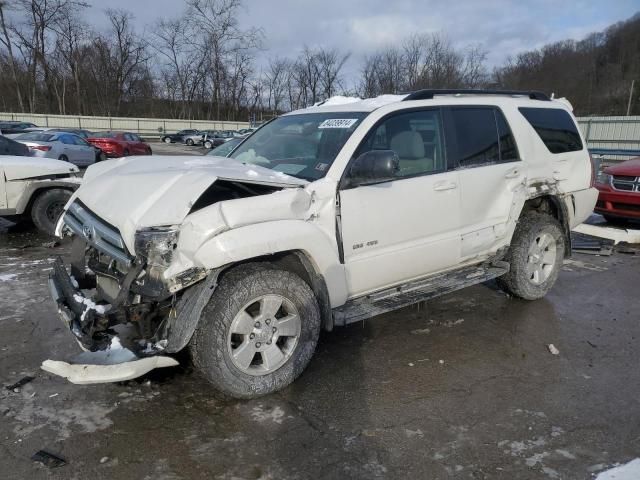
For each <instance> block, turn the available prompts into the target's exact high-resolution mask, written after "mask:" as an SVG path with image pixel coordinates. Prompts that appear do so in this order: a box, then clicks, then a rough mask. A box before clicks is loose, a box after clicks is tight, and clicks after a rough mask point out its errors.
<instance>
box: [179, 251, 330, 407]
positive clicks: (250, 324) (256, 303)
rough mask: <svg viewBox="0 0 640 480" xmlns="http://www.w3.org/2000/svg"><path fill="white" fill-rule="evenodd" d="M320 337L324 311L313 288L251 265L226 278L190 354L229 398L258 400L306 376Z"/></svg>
mask: <svg viewBox="0 0 640 480" xmlns="http://www.w3.org/2000/svg"><path fill="white" fill-rule="evenodd" d="M319 333H320V309H319V307H318V302H317V300H316V298H315V295H314V294H313V291H312V290H311V288H310V287H309V285H307V284H306V283H305V282H304V281H303V280H302V279H301V278H300V277H299V276H297V275H296V274H294V273H291V272H288V271H285V270H277V269H275V268H274V267H273V266H271V265H270V264H263V263H260V264H257V263H256V264H246V265H240V266H238V267H236V268H234V269H232V270H230V271H228V272H227V273H226V274H224V276H223V277H222V278H221V280H220V284H219V285H218V287H217V288H216V291H215V293H214V294H213V296H212V297H211V300H210V301H209V303H208V304H207V306H206V307H205V309H204V310H203V312H202V315H201V317H200V321H199V323H198V328H197V329H196V331H195V333H194V335H193V337H192V339H191V342H190V344H189V349H190V351H191V355H192V358H193V362H194V365H195V366H196V368H197V369H198V370H199V371H200V372H201V373H202V374H203V375H204V376H205V377H206V378H207V380H209V381H210V382H211V383H212V384H213V385H214V386H215V387H216V389H217V390H218V391H219V392H221V393H222V394H224V396H230V397H234V398H255V397H259V396H262V395H266V394H269V393H272V392H275V391H277V390H280V389H282V388H284V387H286V386H287V385H289V384H290V383H291V382H293V381H294V380H295V379H296V378H297V377H298V376H299V375H300V374H301V373H302V371H303V370H304V369H305V368H306V366H307V364H308V363H309V361H310V360H311V357H312V356H313V352H314V350H315V348H316V343H317V342H318V336H319Z"/></svg>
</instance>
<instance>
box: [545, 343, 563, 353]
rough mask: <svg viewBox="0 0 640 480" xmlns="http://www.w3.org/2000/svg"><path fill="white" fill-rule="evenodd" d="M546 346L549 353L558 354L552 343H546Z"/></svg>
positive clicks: (558, 351)
mask: <svg viewBox="0 0 640 480" xmlns="http://www.w3.org/2000/svg"><path fill="white" fill-rule="evenodd" d="M547 348H548V349H549V352H550V353H551V355H559V354H560V350H558V349H557V348H556V346H555V345H554V344H553V343H550V344H549V345H547Z"/></svg>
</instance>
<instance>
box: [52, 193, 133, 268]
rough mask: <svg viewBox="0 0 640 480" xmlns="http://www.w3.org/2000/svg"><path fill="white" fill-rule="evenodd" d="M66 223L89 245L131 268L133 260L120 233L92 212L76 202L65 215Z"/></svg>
mask: <svg viewBox="0 0 640 480" xmlns="http://www.w3.org/2000/svg"><path fill="white" fill-rule="evenodd" d="M64 223H65V224H66V225H67V226H68V227H69V228H70V229H71V230H72V231H73V233H75V234H76V235H78V236H80V237H82V238H84V239H85V240H86V241H87V243H89V244H90V245H92V246H93V247H95V248H96V249H97V250H98V251H99V252H101V253H104V254H106V255H108V256H110V257H111V258H114V259H115V260H117V261H119V262H122V263H123V264H125V265H126V266H131V264H132V262H133V258H132V257H131V255H129V253H128V252H127V247H126V246H125V244H124V240H123V239H122V236H121V235H120V232H119V231H118V230H117V229H116V228H114V227H112V226H111V225H108V224H107V223H106V222H104V221H102V220H101V219H100V218H99V217H98V216H97V215H95V214H94V213H93V212H92V211H91V210H89V209H88V208H87V207H85V206H84V205H83V204H82V203H81V202H80V201H78V200H76V201H75V202H73V203H72V204H71V205H70V206H69V209H68V210H67V212H66V213H65V215H64Z"/></svg>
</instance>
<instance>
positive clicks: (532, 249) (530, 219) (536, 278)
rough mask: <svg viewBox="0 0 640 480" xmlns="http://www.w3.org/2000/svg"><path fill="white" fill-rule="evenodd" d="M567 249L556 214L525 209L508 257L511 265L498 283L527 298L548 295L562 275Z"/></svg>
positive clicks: (508, 290) (508, 291)
mask: <svg viewBox="0 0 640 480" xmlns="http://www.w3.org/2000/svg"><path fill="white" fill-rule="evenodd" d="M565 249H566V246H565V237H564V233H563V231H562V227H561V226H560V224H559V223H558V221H557V220H556V219H555V218H553V217H552V216H550V215H545V214H542V213H537V212H528V213H525V214H524V215H523V216H522V217H521V218H520V220H519V221H518V225H517V227H516V230H515V233H514V235H513V239H512V241H511V246H510V247H509V252H508V253H507V256H506V258H505V260H506V261H507V262H509V265H510V267H511V269H510V270H509V273H507V274H506V275H503V276H502V277H500V278H498V285H500V287H501V288H502V289H503V290H505V291H506V292H507V293H510V294H511V295H514V296H516V297H519V298H523V299H525V300H537V299H539V298H542V297H544V296H545V295H546V294H547V292H548V291H549V290H550V289H551V287H553V285H554V283H555V282H556V280H557V278H558V274H559V273H560V269H561V268H562V262H563V261H564V256H565Z"/></svg>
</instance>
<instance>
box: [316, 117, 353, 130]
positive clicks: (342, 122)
mask: <svg viewBox="0 0 640 480" xmlns="http://www.w3.org/2000/svg"><path fill="white" fill-rule="evenodd" d="M357 122H358V119H357V118H327V119H326V120H325V121H324V122H322V123H321V124H320V125H318V128H351V127H353V126H354V125H355V124H356V123H357Z"/></svg>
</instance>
